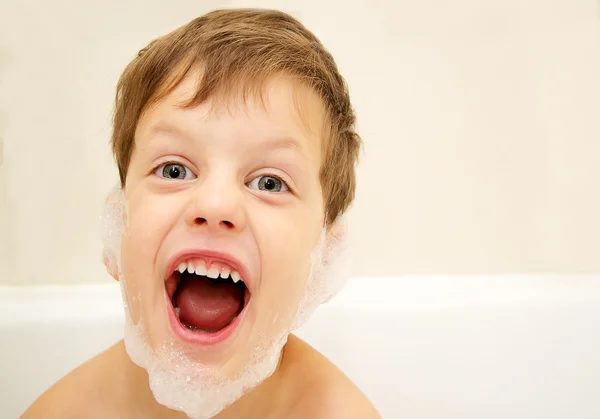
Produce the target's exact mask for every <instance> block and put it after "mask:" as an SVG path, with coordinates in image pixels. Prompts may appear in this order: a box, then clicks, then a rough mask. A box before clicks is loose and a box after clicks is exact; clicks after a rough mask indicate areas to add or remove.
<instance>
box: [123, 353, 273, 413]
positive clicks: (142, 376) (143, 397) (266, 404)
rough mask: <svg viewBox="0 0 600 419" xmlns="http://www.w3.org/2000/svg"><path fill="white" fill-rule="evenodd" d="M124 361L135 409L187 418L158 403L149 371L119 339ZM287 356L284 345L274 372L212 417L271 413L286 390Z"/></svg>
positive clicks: (129, 393) (129, 392)
mask: <svg viewBox="0 0 600 419" xmlns="http://www.w3.org/2000/svg"><path fill="white" fill-rule="evenodd" d="M120 352H121V358H122V363H123V364H124V365H125V371H126V372H125V373H126V375H127V377H128V378H127V382H128V383H127V385H126V387H127V388H128V389H129V390H130V391H127V393H128V396H129V398H130V400H131V402H132V403H131V404H132V405H133V406H134V409H133V410H134V411H135V412H143V413H144V418H161V419H187V416H186V415H185V414H184V413H183V412H179V411H175V410H171V409H169V408H167V407H165V406H163V405H161V404H159V403H158V402H157V401H156V400H155V399H154V396H153V394H152V391H151V390H150V386H149V384H148V373H147V372H146V370H144V369H143V368H140V367H138V366H137V365H136V364H134V363H133V361H131V359H130V358H129V355H127V352H126V350H125V345H124V344H123V342H121V343H120ZM284 356H285V347H284V349H283V350H282V355H281V356H280V357H279V362H278V364H277V367H276V369H275V372H274V373H273V374H272V375H271V376H270V377H268V378H267V379H265V380H264V381H263V382H262V383H260V384H259V385H258V386H256V387H255V388H253V389H252V390H250V391H249V392H248V393H246V394H245V395H244V396H242V397H241V398H239V399H238V400H237V401H236V402H234V403H233V404H232V405H230V406H228V407H226V408H225V409H223V410H222V411H221V412H220V413H219V414H218V415H217V416H215V417H214V418H213V419H242V418H243V419H246V418H247V419H250V418H255V417H256V418H263V417H268V416H269V413H270V411H271V410H272V400H277V399H280V398H279V397H278V396H279V395H280V394H282V393H283V391H284V383H285V380H284V369H283V367H282V361H283V359H284Z"/></svg>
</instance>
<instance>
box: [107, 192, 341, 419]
mask: <svg viewBox="0 0 600 419" xmlns="http://www.w3.org/2000/svg"><path fill="white" fill-rule="evenodd" d="M126 208H127V207H126V202H125V199H124V196H123V192H122V190H121V189H120V188H118V187H117V188H115V189H114V190H113V192H112V193H111V195H110V196H109V199H108V200H107V202H106V205H105V210H104V214H103V217H102V221H103V223H102V229H103V241H104V249H105V250H104V251H105V260H106V261H107V266H108V267H109V269H110V268H111V267H112V268H113V269H114V271H116V272H118V273H119V278H120V283H121V291H122V295H123V304H124V308H125V310H124V311H125V331H124V341H125V347H126V350H127V353H128V355H129V357H130V358H131V360H132V361H133V362H134V363H135V364H136V365H138V366H139V367H141V368H144V369H145V370H146V371H147V372H148V375H149V384H150V388H151V390H152V393H153V394H154V397H155V399H156V401H157V402H158V403H160V404H162V405H164V406H166V407H168V408H170V409H173V410H178V411H182V412H184V413H185V414H186V415H187V416H189V417H190V418H191V419H209V418H211V417H214V416H215V415H217V414H218V413H219V412H220V411H222V410H223V409H224V408H226V407H227V406H229V405H231V404H232V403H234V402H235V401H236V400H238V399H239V398H240V397H242V396H243V395H244V394H245V393H246V392H248V391H249V390H251V389H253V388H255V387H256V386H257V385H259V384H260V383H261V382H262V381H264V380H265V379H267V378H268V377H270V376H271V375H272V374H273V372H274V371H275V369H276V367H277V364H278V362H279V358H280V356H281V351H282V349H283V347H284V345H285V344H286V342H287V338H288V336H289V334H290V333H291V332H292V331H293V330H294V329H296V328H298V327H300V326H302V325H303V324H304V323H305V322H306V320H308V318H309V317H310V315H311V314H312V313H313V312H314V310H315V309H316V308H317V307H318V306H319V305H320V304H321V303H323V302H325V301H327V300H329V298H331V297H332V296H333V295H335V293H337V292H338V291H339V290H340V289H341V287H342V286H343V285H344V283H345V281H346V280H347V278H348V277H349V275H348V269H349V268H348V267H349V257H347V253H346V250H347V246H346V244H347V241H346V235H345V231H346V230H345V226H344V224H343V223H341V222H340V223H336V225H334V226H331V227H330V228H329V229H326V228H324V229H323V232H322V234H321V237H320V240H319V242H318V244H317V246H316V247H315V249H314V250H313V252H312V253H311V257H310V261H309V262H310V275H309V278H308V280H307V284H306V289H305V292H304V294H303V298H302V300H301V301H300V303H299V305H298V307H297V311H296V313H295V315H294V320H293V322H292V323H290V324H287V325H281V328H280V330H278V331H277V332H275V333H272V335H271V336H266V335H263V336H261V338H260V339H259V341H258V342H259V343H258V344H257V345H256V347H255V348H254V350H253V353H252V354H251V355H250V356H249V357H248V362H247V364H246V365H245V366H244V368H243V370H242V371H239V372H236V373H235V374H233V375H230V374H228V373H227V372H226V371H225V368H224V366H210V365H206V364H202V363H200V362H198V361H196V360H194V359H193V357H191V356H189V353H190V352H188V350H189V351H191V350H193V348H186V347H185V346H183V345H181V344H180V343H179V342H177V341H175V340H174V338H172V337H171V338H169V339H168V340H167V341H165V342H163V343H162V345H161V346H160V347H159V348H156V349H154V350H153V349H152V347H151V346H150V345H149V344H148V338H147V333H146V329H145V327H144V325H143V322H142V320H141V319H140V320H139V321H138V322H137V324H136V323H135V322H134V320H133V318H132V313H131V310H130V307H129V306H128V303H127V301H128V300H127V290H126V278H124V277H123V275H122V271H121V258H120V245H121V237H122V234H123V230H124V227H123V226H124V223H125V222H126V214H127V211H126ZM136 298H137V299H139V296H136Z"/></svg>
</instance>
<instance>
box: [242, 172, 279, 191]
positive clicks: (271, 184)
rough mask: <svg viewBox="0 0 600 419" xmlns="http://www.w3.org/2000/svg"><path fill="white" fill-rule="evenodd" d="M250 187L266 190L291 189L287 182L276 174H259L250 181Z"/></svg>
mask: <svg viewBox="0 0 600 419" xmlns="http://www.w3.org/2000/svg"><path fill="white" fill-rule="evenodd" d="M248 187H250V188H252V189H258V190H259V191H266V192H287V191H288V190H289V189H288V186H287V185H286V183H285V182H284V181H283V180H281V179H279V178H277V177H275V176H259V177H257V178H254V179H253V180H252V181H250V183H249V184H248Z"/></svg>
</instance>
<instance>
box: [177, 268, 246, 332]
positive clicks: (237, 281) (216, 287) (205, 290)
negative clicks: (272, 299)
mask: <svg viewBox="0 0 600 419" xmlns="http://www.w3.org/2000/svg"><path fill="white" fill-rule="evenodd" d="M165 287H166V291H167V296H168V297H169V301H170V302H171V304H172V305H173V311H174V313H175V317H176V319H177V322H178V323H179V325H180V326H181V327H183V328H185V329H186V330H188V331H191V332H193V333H195V334H204V335H206V334H218V333H219V332H221V331H223V330H224V329H227V328H228V326H230V325H232V324H233V323H235V320H236V319H237V318H238V317H239V315H240V313H242V311H243V310H244V308H245V307H246V305H247V304H248V301H249V300H250V292H249V291H248V288H247V287H246V284H245V283H244V281H243V278H241V275H240V274H239V273H238V272H237V271H235V270H234V269H232V268H231V267H229V266H227V265H225V264H223V263H220V262H213V263H212V264H210V266H207V264H206V262H204V261H200V260H196V261H187V262H182V263H180V264H179V266H178V267H177V269H176V270H175V271H174V272H173V274H171V276H170V277H169V278H168V279H167V281H166V282H165Z"/></svg>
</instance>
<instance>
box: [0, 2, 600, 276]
mask: <svg viewBox="0 0 600 419" xmlns="http://www.w3.org/2000/svg"><path fill="white" fill-rule="evenodd" d="M350 4H352V6H350ZM248 5H250V6H261V7H276V8H281V9H283V10H285V11H288V12H291V13H293V14H295V15H296V16H297V17H299V18H300V19H301V20H302V21H303V22H304V23H305V24H307V26H309V28H311V29H313V31H314V32H315V33H316V34H317V35H318V36H320V37H321V39H322V41H323V42H324V43H325V44H326V46H327V47H328V48H329V49H330V50H331V51H332V52H333V54H334V56H335V57H336V58H337V60H338V63H339V65H340V68H341V71H342V72H343V74H344V75H345V76H346V78H347V80H348V82H349V85H350V88H351V93H352V96H353V99H354V103H355V106H356V110H357V113H358V117H359V129H360V132H361V134H362V136H363V138H364V146H365V147H364V154H363V156H362V161H361V165H360V168H359V185H358V195H357V200H356V204H355V205H354V207H353V209H352V211H351V212H350V226H351V237H352V242H353V243H352V244H353V249H354V252H355V256H356V257H355V258H354V259H355V267H354V268H355V273H356V274H357V275H401V274H406V273H448V274H452V273H506V272H521V273H567V272H568V273H589V272H600V216H599V214H600V196H599V194H600V124H598V115H600V78H599V77H598V75H599V74H600V17H599V16H600V12H599V5H598V2H597V1H596V0H556V1H553V2H548V1H545V0H530V1H526V2H524V1H521V0H488V1H479V0H456V1H453V2H447V1H443V0H423V1H418V2H417V1H409V0H401V1H393V2H392V1H383V0H376V1H374V0H369V1H367V0H363V1H354V2H350V3H349V2H347V1H342V0H335V1H333V0H331V1H327V2H324V1H317V0H303V1H292V0H287V1H256V2H239V1H229V2H220V1H216V0H213V1H197V0H173V1H170V2H164V1H159V0H145V1H141V0H138V1H128V2H120V1H116V0H105V1H102V2H92V1H87V2H82V1H76V0H55V1H42V0H32V1H29V2H22V1H20V0H3V1H2V4H1V5H0V139H2V141H3V147H2V148H3V152H2V158H1V159H0V283H2V284H6V283H9V284H11V283H14V284H38V283H39V284H42V283H76V282H86V281H108V278H107V275H106V274H105V273H104V270H103V269H102V267H101V265H100V242H99V234H98V220H97V218H98V214H99V211H100V208H101V204H102V201H103V199H104V197H105V195H106V193H107V191H108V190H109V188H110V187H111V185H113V184H114V183H115V182H116V180H117V172H116V169H115V167H114V164H113V162H112V158H111V156H110V153H109V147H108V144H109V136H110V118H111V104H112V99H113V94H114V86H115V83H116V81H117V78H118V76H119V73H120V71H121V70H122V69H123V67H124V66H125V65H126V63H127V62H128V60H129V59H131V58H132V57H133V56H134V55H135V54H136V52H137V51H138V50H139V49H140V48H142V47H143V46H144V45H145V44H146V43H147V42H148V41H150V40H151V39H153V38H154V37H156V36H159V35H161V34H163V33H165V32H167V31H169V30H171V29H174V28H175V27H177V26H179V25H181V24H183V23H185V22H187V21H188V20H191V19H192V18H194V17H196V16H198V15H200V14H202V13H204V12H206V11H208V10H210V9H213V8H216V7H223V6H227V7H230V6H248Z"/></svg>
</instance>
